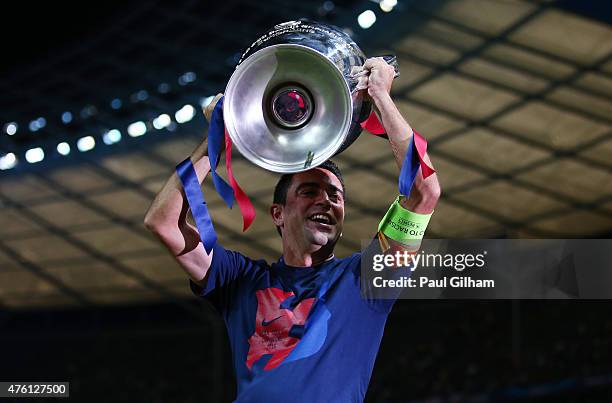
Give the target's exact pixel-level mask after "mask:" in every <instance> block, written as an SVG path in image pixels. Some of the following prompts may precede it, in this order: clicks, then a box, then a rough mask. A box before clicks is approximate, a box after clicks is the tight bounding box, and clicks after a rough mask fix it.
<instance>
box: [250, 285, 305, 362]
mask: <svg viewBox="0 0 612 403" xmlns="http://www.w3.org/2000/svg"><path fill="white" fill-rule="evenodd" d="M256 295H257V315H256V319H255V321H256V322H255V333H253V335H252V336H251V337H250V338H249V345H250V347H249V353H248V356H247V361H246V365H247V367H248V368H249V369H251V368H252V367H253V364H254V363H255V361H257V360H259V359H260V358H261V357H262V356H264V355H266V354H272V357H271V358H270V360H269V361H268V362H267V363H266V365H265V366H264V370H266V371H269V370H271V369H273V368H276V367H277V366H279V365H280V364H281V363H282V362H283V360H284V359H285V357H287V356H288V355H289V354H290V353H291V351H293V349H294V348H295V346H296V345H297V343H298V341H300V339H299V338H296V337H291V336H289V331H290V330H291V328H292V327H293V326H294V325H304V322H305V321H306V318H307V317H308V314H309V313H310V309H311V308H312V305H313V303H314V301H315V298H307V299H305V300H303V301H300V303H298V304H297V306H296V307H295V308H293V310H289V309H283V308H281V303H282V302H283V301H285V300H286V299H287V298H289V297H291V296H293V295H294V294H293V292H291V291H289V292H285V291H283V290H281V289H278V288H266V289H265V290H259V291H257V292H256Z"/></svg>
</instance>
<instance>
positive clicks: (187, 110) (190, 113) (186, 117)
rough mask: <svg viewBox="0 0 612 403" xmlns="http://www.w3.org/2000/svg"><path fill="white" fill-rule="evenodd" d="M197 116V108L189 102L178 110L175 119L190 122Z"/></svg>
mask: <svg viewBox="0 0 612 403" xmlns="http://www.w3.org/2000/svg"><path fill="white" fill-rule="evenodd" d="M194 116H195V108H194V107H193V106H191V105H189V104H187V105H185V106H183V107H182V108H181V109H179V110H178V111H176V113H175V114H174V119H175V120H176V122H177V123H186V122H189V121H190V120H191V119H193V117H194Z"/></svg>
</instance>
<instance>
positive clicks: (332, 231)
mask: <svg viewBox="0 0 612 403" xmlns="http://www.w3.org/2000/svg"><path fill="white" fill-rule="evenodd" d="M277 206H278V205H277ZM272 217H273V219H274V221H275V224H276V225H279V226H280V227H281V231H282V236H283V241H284V244H285V245H286V246H290V247H292V246H293V247H300V248H303V249H305V250H308V251H316V250H318V249H320V248H321V247H322V246H325V245H329V246H333V244H335V242H336V241H337V240H338V238H339V237H340V234H341V233H342V225H343V223H344V192H343V191H342V184H341V183H340V180H339V179H338V178H337V177H336V175H334V174H333V173H331V172H330V171H328V170H326V169H321V168H314V169H311V170H309V171H305V172H300V173H298V174H295V175H293V178H292V180H291V184H290V186H289V190H288V191H287V201H286V203H285V205H284V206H279V207H278V209H277V210H276V213H275V208H274V206H273V208H272Z"/></svg>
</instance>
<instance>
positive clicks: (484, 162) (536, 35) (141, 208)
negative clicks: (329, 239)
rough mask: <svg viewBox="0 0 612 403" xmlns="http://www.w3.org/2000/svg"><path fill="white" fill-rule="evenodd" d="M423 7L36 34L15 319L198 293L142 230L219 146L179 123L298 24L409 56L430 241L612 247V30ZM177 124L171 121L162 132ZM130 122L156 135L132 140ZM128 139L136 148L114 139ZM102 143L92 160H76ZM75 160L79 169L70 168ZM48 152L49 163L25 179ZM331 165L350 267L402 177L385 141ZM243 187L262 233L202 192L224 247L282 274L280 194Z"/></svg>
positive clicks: (20, 93)
mask: <svg viewBox="0 0 612 403" xmlns="http://www.w3.org/2000/svg"><path fill="white" fill-rule="evenodd" d="M424 3H425V2H416V1H412V2H408V1H404V2H402V1H399V4H398V5H397V6H396V7H395V9H394V10H393V11H391V12H389V13H384V12H382V11H381V10H380V9H379V8H378V5H377V4H375V3H374V2H359V3H357V4H355V5H353V4H352V3H351V2H349V1H341V2H338V1H336V2H335V3H331V2H325V3H324V2H311V3H308V2H299V3H298V2H281V1H271V2H256V1H224V2H218V3H217V2H199V1H198V2H196V1H185V2H180V3H179V2H169V1H158V2H142V3H137V2H129V3H127V4H126V5H121V6H120V7H119V6H117V7H110V6H108V7H107V8H106V9H100V10H99V14H93V15H90V16H89V17H88V18H85V17H84V18H83V20H82V21H81V22H80V23H78V22H76V23H75V25H74V27H73V28H74V30H75V31H74V35H73V36H70V37H69V35H68V33H69V32H70V30H68V29H65V30H62V31H61V33H53V32H52V31H53V30H52V27H53V26H55V25H54V24H55V23H53V22H52V23H49V22H47V23H46V24H47V25H44V27H46V28H45V29H43V30H42V32H39V33H38V35H41V36H42V37H43V38H45V35H46V34H47V32H49V34H48V35H49V36H48V38H46V39H44V40H43V45H40V44H39V45H32V46H33V48H32V49H34V50H32V52H43V51H44V52H43V53H35V54H34V56H32V54H31V52H30V53H28V51H27V49H25V51H24V49H23V47H22V45H20V44H19V42H17V43H16V44H14V45H13V46H12V47H10V49H22V50H21V51H20V52H17V53H15V56H14V57H15V63H14V64H12V65H10V66H8V67H3V76H2V78H1V79H0V88H1V91H0V105H1V108H0V123H1V124H2V128H3V132H2V133H0V138H1V139H2V140H1V141H0V150H1V152H0V157H1V156H3V155H9V157H8V158H9V159H4V160H2V163H3V164H5V166H4V167H6V166H10V165H11V164H9V163H10V162H11V158H10V155H11V153H12V155H13V156H14V160H15V162H16V165H15V166H14V167H12V168H9V169H5V170H4V171H2V172H0V203H1V205H2V209H1V210H0V222H1V223H2V224H1V225H0V306H4V307H19V308H27V307H37V308H38V307H50V306H65V305H68V306H74V305H76V306H90V305H98V304H118V303H130V302H145V301H151V300H159V299H164V300H168V299H169V300H174V301H176V302H177V303H179V304H183V302H182V301H183V299H184V297H186V296H188V294H189V290H188V287H187V284H186V277H185V275H184V274H183V273H182V272H181V270H180V269H179V268H178V267H177V265H176V263H174V262H173V260H172V259H171V257H170V256H169V255H168V253H167V252H166V251H165V249H164V248H163V247H162V246H161V245H160V244H159V243H158V242H157V241H156V240H155V239H154V238H153V237H152V236H151V235H150V234H149V233H148V232H147V231H146V230H145V229H144V227H143V224H142V221H143V216H144V212H145V211H146V209H147V208H148V206H149V203H150V202H151V200H152V199H153V197H154V195H155V194H156V192H157V191H158V190H159V189H160V187H161V185H162V184H163V183H164V181H165V179H166V178H167V177H168V176H169V174H170V173H171V172H172V170H173V168H174V166H175V165H176V163H178V162H180V161H181V160H182V159H184V158H185V157H186V156H187V155H188V154H189V153H190V152H191V151H192V149H193V148H194V147H195V146H196V145H197V144H198V142H199V141H200V140H201V139H202V138H203V137H204V136H205V132H206V131H205V128H206V124H205V121H204V118H203V116H202V114H201V113H196V115H195V116H193V118H191V116H189V115H190V114H189V113H187V115H188V117H189V118H191V120H189V119H187V120H186V121H185V122H184V123H177V122H176V119H177V117H176V116H175V113H176V112H177V111H178V110H181V109H182V108H183V107H184V105H191V106H192V107H193V108H195V109H196V110H199V108H200V105H201V104H202V103H203V102H205V100H206V98H207V97H209V96H211V95H214V94H215V93H217V92H219V91H222V90H223V88H224V84H225V82H226V81H227V79H228V78H229V75H230V74H231V72H232V69H233V66H234V65H235V62H236V60H237V59H236V58H237V56H239V55H240V53H241V51H242V50H244V49H245V48H246V47H247V46H248V45H249V44H250V43H251V42H252V41H253V40H254V39H256V38H257V36H258V35H259V34H261V33H262V32H265V30H267V29H268V28H270V27H271V26H272V25H274V24H276V23H278V22H282V21H286V20H290V19H296V18H300V17H308V18H311V19H315V20H322V21H327V22H331V23H333V24H337V25H339V26H341V27H346V28H349V29H350V30H351V31H352V32H353V33H354V37H355V39H356V40H357V42H358V43H360V44H362V46H363V48H364V49H365V50H366V53H367V54H368V55H377V54H385V53H389V52H393V53H395V54H397V55H398V60H399V64H400V69H401V72H402V75H401V77H400V78H399V79H398V80H397V82H396V83H395V84H394V88H393V92H394V97H395V99H396V101H397V104H398V106H399V108H400V110H401V111H402V112H403V114H404V116H405V117H406V118H407V119H408V121H409V122H410V123H411V124H412V126H413V127H414V128H416V129H417V130H418V131H419V132H421V133H422V134H424V135H425V136H426V137H427V138H428V140H429V152H430V155H431V158H432V160H433V163H434V165H435V167H436V169H437V170H438V175H439V178H440V182H441V184H442V187H443V197H442V199H441V201H440V203H439V205H438V207H437V209H436V213H435V214H434V216H433V218H432V220H431V223H430V225H429V230H428V236H429V237H469V238H478V237H480V238H483V237H485V238H486V237H536V238H565V237H598V236H604V237H606V236H609V234H610V232H611V230H612V186H610V183H611V182H612V181H611V179H612V177H611V172H612V124H611V123H612V102H611V96H612V59H611V54H612V30H611V29H610V25H609V14H605V13H602V12H598V11H597V10H595V11H593V10H590V9H588V8H587V7H586V6H584V5H579V3H580V2H576V1H571V2H570V1H562V2H559V3H555V2H546V1H542V2H540V1H520V0H512V1H510V0H504V1H489V0H456V1H447V2H442V1H439V2H427V3H426V4H424ZM330 4H331V5H330ZM37 7H38V5H37ZM48 7H49V10H48V11H50V10H51V9H52V8H53V7H56V5H55V4H53V5H52V6H51V5H49V6H48ZM366 8H371V9H373V10H375V11H376V14H377V15H378V21H377V23H376V24H374V26H373V27H372V28H370V29H369V30H367V31H366V30H364V29H362V28H360V27H359V26H358V25H357V23H356V20H357V15H358V14H359V13H361V12H362V11H364V10H365V9H366ZM595 17H596V18H595ZM606 19H607V20H606ZM70 21H71V20H70V18H69V17H65V18H64V19H60V22H59V23H61V24H68V25H69V24H70ZM79 24H80V25H79ZM28 26H29V27H31V25H28ZM47 30H48V31H47ZM67 32H68V33H67ZM7 35H8V33H7V34H5V35H4V40H7V39H8V40H9V41H13V40H15V39H14V37H13V38H12V39H11V37H9V36H7ZM70 38H72V39H70ZM75 38H76V39H75ZM41 46H44V49H43V48H41ZM36 54H40V55H43V54H44V56H41V57H40V58H37V57H36ZM117 100H118V101H117ZM66 112H69V113H70V115H67V114H66ZM162 114H167V115H168V117H169V118H170V120H171V122H166V123H168V124H169V125H163V124H161V123H159V122H160V121H158V124H157V125H156V126H160V127H161V128H160V129H159V130H158V129H156V128H155V127H154V126H153V120H154V119H155V118H157V117H158V116H160V115H162ZM41 117H42V118H44V122H43V121H41V120H40V118H41ZM164 119H165V118H164ZM164 121H165V120H164ZM134 122H143V125H141V126H144V127H145V128H146V129H144V131H145V133H143V135H141V136H131V135H129V134H128V127H129V126H130V124H132V123H134ZM11 124H13V126H10V125H11ZM13 129H14V131H15V132H14V133H13V134H9V133H7V131H10V132H12V131H13ZM113 129H116V130H117V131H118V132H119V133H120V134H121V135H122V136H121V137H122V138H121V140H117V137H116V132H113V133H114V134H115V137H112V136H110V137H109V135H108V133H109V131H111V130H113ZM138 130H139V129H138V127H132V129H131V130H130V132H132V133H133V134H134V133H136V134H137V133H138ZM140 130H141V131H142V127H141V128H140ZM105 135H106V137H105ZM87 136H92V137H93V140H94V142H95V147H94V148H93V149H91V150H89V151H86V152H80V151H78V149H77V146H78V140H79V139H81V138H83V137H87ZM113 139H114V140H117V142H114V141H113ZM61 142H66V143H68V146H69V147H70V150H71V152H70V153H69V154H68V155H61V154H60V153H59V152H58V151H57V149H56V147H57V145H58V144H59V143H61ZM87 143H88V140H86V141H85V142H84V143H81V145H82V146H83V147H84V148H83V149H85V148H87ZM106 143H109V144H106ZM89 145H90V146H91V140H89ZM37 148H40V149H41V150H42V152H43V154H44V155H43V159H42V160H41V161H39V162H36V163H28V162H27V160H26V153H27V151H28V150H31V149H37ZM62 150H63V151H66V148H65V146H64V148H63V149H62ZM40 156H41V154H40V151H34V152H31V153H30V155H29V158H28V159H30V160H32V161H34V160H36V159H39V158H40ZM5 158H6V157H5ZM335 160H336V162H338V163H339V165H340V167H341V169H342V170H343V173H344V175H345V180H346V183H347V188H348V200H347V209H346V214H347V218H346V228H345V230H344V235H345V236H344V238H343V240H342V241H341V243H340V244H339V246H338V250H337V252H338V253H337V254H338V255H340V256H345V255H348V254H349V253H352V252H354V251H355V250H358V249H359V248H360V242H361V241H362V240H365V239H369V238H370V237H371V236H372V235H373V233H374V231H375V228H376V225H377V223H378V221H379V219H380V217H381V216H382V214H383V212H384V211H385V210H386V208H387V207H388V205H389V203H390V202H391V201H392V200H393V198H394V197H395V195H396V193H397V184H396V178H397V168H396V166H395V162H394V161H393V159H392V157H391V153H390V150H389V147H388V146H387V145H386V144H385V142H384V141H383V140H381V139H378V138H375V137H373V136H369V135H367V134H363V135H362V136H361V137H360V139H359V140H358V141H357V142H356V143H355V144H354V145H353V146H352V147H350V148H349V150H348V151H346V152H344V153H342V154H341V155H339V156H337V157H336V158H335ZM234 171H235V173H236V177H237V179H238V181H239V182H240V183H241V185H243V187H244V189H245V190H246V191H247V193H248V195H249V196H250V197H251V199H252V200H253V202H254V204H255V206H256V208H257V214H258V215H257V219H256V221H255V223H254V225H253V227H252V228H251V229H250V230H249V231H248V232H247V233H244V234H243V233H241V232H240V228H241V221H240V220H241V219H240V215H239V211H236V210H234V211H229V210H227V209H226V208H225V206H224V205H223V202H222V201H221V200H220V199H219V198H218V197H217V196H216V194H214V191H213V190H212V187H211V184H210V181H207V182H206V184H205V186H204V192H205V194H206V195H207V197H208V200H209V201H210V206H211V215H212V216H213V219H214V220H215V225H216V228H217V231H218V233H219V238H220V239H221V241H222V242H223V244H224V245H225V246H226V247H229V248H233V249H236V250H239V251H241V252H243V253H245V254H247V255H250V256H252V257H257V258H258V257H261V258H266V259H269V260H276V259H277V258H278V256H279V254H280V239H279V237H278V235H277V233H276V230H275V228H274V227H273V225H272V224H271V222H270V220H269V218H268V214H267V207H268V205H269V203H270V202H271V198H272V189H273V186H274V183H275V181H276V179H277V176H276V175H275V174H272V173H269V172H266V171H263V170H261V169H259V168H256V167H255V166H254V165H252V164H250V163H248V162H246V161H245V160H244V159H241V158H240V157H238V156H235V164H234Z"/></svg>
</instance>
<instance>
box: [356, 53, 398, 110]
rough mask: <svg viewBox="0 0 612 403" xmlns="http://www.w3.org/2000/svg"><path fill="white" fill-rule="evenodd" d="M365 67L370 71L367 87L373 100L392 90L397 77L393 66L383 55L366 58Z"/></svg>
mask: <svg viewBox="0 0 612 403" xmlns="http://www.w3.org/2000/svg"><path fill="white" fill-rule="evenodd" d="M363 69H364V70H366V71H368V72H369V74H368V84H367V85H368V86H367V88H368V95H369V96H370V98H372V100H374V101H376V99H378V98H380V97H381V96H385V95H388V94H389V93H390V92H391V85H392V84H393V79H394V78H395V69H394V68H393V66H391V65H389V64H387V62H385V60H384V59H383V58H382V57H373V58H370V59H367V60H366V62H365V64H364V65H363Z"/></svg>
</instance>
